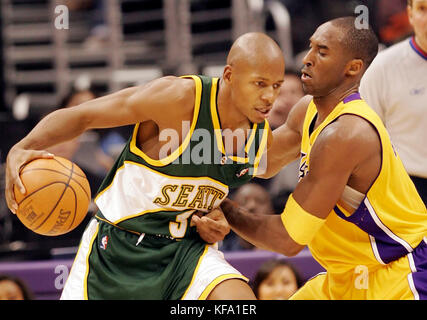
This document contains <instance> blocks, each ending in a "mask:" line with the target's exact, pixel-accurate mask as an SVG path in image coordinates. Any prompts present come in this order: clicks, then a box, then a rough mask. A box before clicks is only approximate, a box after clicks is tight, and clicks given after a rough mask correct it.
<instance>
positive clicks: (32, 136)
mask: <svg viewBox="0 0 427 320" xmlns="http://www.w3.org/2000/svg"><path fill="white" fill-rule="evenodd" d="M192 86H194V83H193V81H192V80H191V81H189V80H186V79H181V78H176V77H164V78H160V79H157V80H154V81H152V82H150V83H148V84H146V85H143V86H140V87H132V88H127V89H123V90H120V91H118V92H116V93H112V94H109V95H106V96H104V97H101V98H98V99H94V100H91V101H88V102H85V103H82V104H80V105H78V106H75V107H71V108H65V109H59V110H56V111H54V112H52V113H50V114H49V115H47V116H46V117H44V118H43V119H42V120H41V121H40V122H39V123H38V124H37V125H36V126H35V127H34V129H33V130H31V132H30V133H29V134H28V135H27V136H26V137H24V138H23V139H22V140H21V141H19V142H18V143H17V144H16V145H14V146H13V147H12V148H11V150H10V151H9V153H8V156H7V161H6V188H5V197H6V202H7V205H8V207H9V209H10V210H11V211H12V212H14V213H15V212H16V208H17V205H16V202H15V199H14V196H13V185H17V187H18V188H19V189H21V191H24V192H23V193H25V188H24V186H23V184H22V182H21V180H20V179H19V170H20V168H21V167H22V166H23V165H24V164H26V163H28V162H30V161H31V160H33V159H35V158H43V157H48V158H49V157H52V155H50V154H48V153H47V152H44V151H43V150H44V149H46V148H48V147H51V146H53V145H56V144H58V143H61V142H64V141H67V140H70V139H73V138H75V137H77V136H79V135H80V134H81V133H83V132H84V131H85V130H89V129H92V128H109V127H118V126H124V125H129V124H133V123H138V122H143V121H146V120H153V121H154V122H156V123H158V124H161V123H162V121H163V122H164V123H167V121H169V122H170V121H171V119H174V118H178V119H179V114H178V113H179V112H183V111H182V110H185V109H186V108H185V107H184V106H185V105H187V104H188V105H189V106H190V108H191V107H192V104H193V101H194V92H193V91H194V90H193V87H192ZM177 103H179V104H180V105H182V106H183V108H182V109H180V108H171V107H170V106H171V105H174V104H177Z"/></svg>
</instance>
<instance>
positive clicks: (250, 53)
mask: <svg viewBox="0 0 427 320" xmlns="http://www.w3.org/2000/svg"><path fill="white" fill-rule="evenodd" d="M274 60H276V61H277V60H279V61H280V60H282V61H284V58H283V52H282V50H281V49H280V47H279V45H278V44H277V43H276V42H275V41H274V40H273V39H272V38H270V37H269V36H267V35H266V34H264V33H260V32H250V33H245V34H243V35H242V36H240V37H239V38H237V39H236V41H234V43H233V45H232V47H231V49H230V52H229V54H228V57H227V64H228V65H230V66H236V67H239V66H240V65H242V64H243V65H245V66H246V65H249V66H256V65H258V64H260V63H269V62H273V61H274ZM283 65H284V63H283Z"/></svg>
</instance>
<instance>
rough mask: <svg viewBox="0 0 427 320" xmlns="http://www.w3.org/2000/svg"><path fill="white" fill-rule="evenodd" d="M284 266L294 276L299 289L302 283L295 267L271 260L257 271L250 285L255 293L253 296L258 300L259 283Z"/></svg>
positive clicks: (283, 260)
mask: <svg viewBox="0 0 427 320" xmlns="http://www.w3.org/2000/svg"><path fill="white" fill-rule="evenodd" d="M280 266H285V267H288V268H290V269H291V270H292V272H293V273H294V275H295V279H296V281H297V288H298V289H299V288H301V287H302V286H303V284H304V281H303V279H302V277H301V275H300V273H299V272H298V270H297V269H296V268H295V266H294V265H293V264H292V263H290V262H289V261H287V260H285V259H271V260H267V261H265V262H264V263H263V264H262V265H261V266H260V267H259V269H258V271H257V273H256V274H255V277H254V279H253V282H252V284H251V286H252V290H253V291H254V293H255V296H256V297H257V298H259V295H258V290H259V286H260V285H261V283H262V282H263V281H264V280H265V279H266V278H267V277H268V276H269V274H270V273H271V272H272V271H273V270H274V269H276V267H280Z"/></svg>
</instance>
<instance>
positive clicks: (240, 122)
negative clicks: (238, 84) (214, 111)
mask: <svg viewBox="0 0 427 320" xmlns="http://www.w3.org/2000/svg"><path fill="white" fill-rule="evenodd" d="M218 85H219V89H218V90H219V91H218V98H217V106H218V115H219V118H220V121H221V129H223V130H224V129H231V130H235V129H237V128H241V127H243V126H245V125H246V124H248V123H249V120H248V118H247V117H246V116H245V115H244V114H243V113H241V112H240V111H239V110H238V109H237V108H236V107H235V106H234V104H233V100H232V95H231V91H230V88H229V87H228V86H227V85H226V84H225V83H224V81H223V79H222V78H221V79H220V80H219V84H218Z"/></svg>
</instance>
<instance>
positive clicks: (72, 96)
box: [48, 88, 113, 196]
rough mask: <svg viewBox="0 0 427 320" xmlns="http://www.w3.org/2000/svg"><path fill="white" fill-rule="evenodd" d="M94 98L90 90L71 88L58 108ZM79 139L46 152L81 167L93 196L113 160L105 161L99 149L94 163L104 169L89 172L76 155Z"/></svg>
mask: <svg viewBox="0 0 427 320" xmlns="http://www.w3.org/2000/svg"><path fill="white" fill-rule="evenodd" d="M95 98H96V95H95V93H94V92H93V91H91V90H90V89H82V90H77V89H74V88H73V89H72V90H71V91H70V92H69V93H68V94H67V95H66V96H65V97H64V98H63V100H62V101H61V103H60V108H70V107H73V106H76V105H79V104H81V103H83V102H85V101H89V100H92V99H95ZM81 139H82V137H77V138H74V139H72V140H69V141H66V142H63V143H60V144H58V145H55V146H53V147H50V148H49V149H48V151H49V152H51V153H53V154H54V155H56V156H60V157H63V158H66V159H68V160H71V161H74V162H76V164H77V165H78V166H79V167H81V168H82V169H83V171H84V172H85V174H86V177H87V178H88V180H89V184H90V187H91V191H92V196H93V195H94V194H95V193H96V191H97V189H98V187H99V185H100V184H101V182H102V180H103V174H105V172H106V171H107V170H108V169H109V168H111V166H112V164H113V160H112V159H108V160H105V159H106V158H107V155H105V154H104V153H103V152H102V151H101V149H100V148H99V150H98V151H97V152H96V153H95V159H96V161H95V162H96V163H99V164H102V165H103V166H105V168H104V169H103V170H102V172H94V171H93V170H90V169H89V168H87V167H85V165H84V160H83V159H81V158H80V159H78V155H77V153H78V151H79V148H80V147H81ZM91 157H92V156H91ZM91 161H92V162H94V161H93V159H91ZM107 167H109V168H107Z"/></svg>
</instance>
